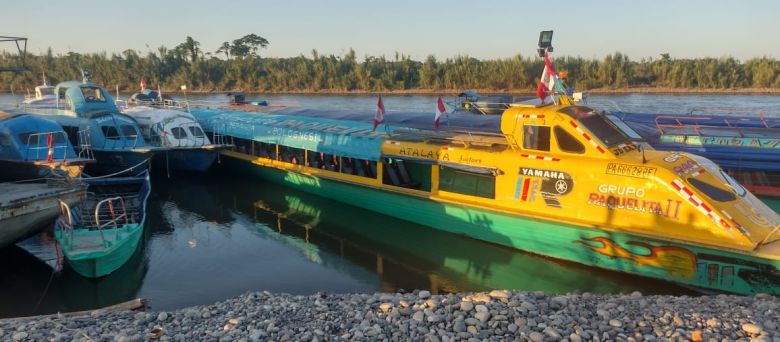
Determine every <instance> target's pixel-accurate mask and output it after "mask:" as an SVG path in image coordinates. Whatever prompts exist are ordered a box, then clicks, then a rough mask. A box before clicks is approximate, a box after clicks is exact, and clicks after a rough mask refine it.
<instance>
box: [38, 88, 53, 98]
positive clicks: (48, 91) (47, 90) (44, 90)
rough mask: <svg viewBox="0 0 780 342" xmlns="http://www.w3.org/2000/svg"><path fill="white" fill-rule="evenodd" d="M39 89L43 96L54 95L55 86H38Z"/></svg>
mask: <svg viewBox="0 0 780 342" xmlns="http://www.w3.org/2000/svg"><path fill="white" fill-rule="evenodd" d="M38 91H39V93H40V94H41V96H42V97H43V96H47V95H54V88H50V87H46V88H38Z"/></svg>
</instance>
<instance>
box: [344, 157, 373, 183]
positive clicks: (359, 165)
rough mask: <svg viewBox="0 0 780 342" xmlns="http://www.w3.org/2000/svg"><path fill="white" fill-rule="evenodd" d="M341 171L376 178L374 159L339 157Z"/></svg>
mask: <svg viewBox="0 0 780 342" xmlns="http://www.w3.org/2000/svg"><path fill="white" fill-rule="evenodd" d="M341 173H346V174H350V175H355V176H361V177H368V178H376V161H373V160H365V159H357V158H347V157H343V158H341Z"/></svg>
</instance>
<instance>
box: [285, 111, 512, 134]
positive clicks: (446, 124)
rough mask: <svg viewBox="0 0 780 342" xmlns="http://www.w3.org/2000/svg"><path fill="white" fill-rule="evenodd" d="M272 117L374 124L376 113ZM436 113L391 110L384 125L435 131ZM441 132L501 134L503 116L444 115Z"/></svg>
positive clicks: (302, 113)
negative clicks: (297, 117) (296, 117)
mask: <svg viewBox="0 0 780 342" xmlns="http://www.w3.org/2000/svg"><path fill="white" fill-rule="evenodd" d="M273 114H278V115H290V116H299V117H309V118H321V119H329V120H345V121H354V122H361V123H366V124H371V123H372V122H373V120H374V114H373V113H372V112H370V111H365V110H363V111H356V110H334V109H331V110H327V109H325V110H323V109H310V108H284V109H280V110H277V111H274V112H273ZM433 120H434V113H433V112H432V111H431V112H414V111H399V112H396V111H392V112H386V113H385V123H387V124H388V125H390V126H392V127H395V126H397V127H407V128H416V129H433V128H434V125H433ZM439 121H440V124H441V127H440V129H441V130H455V131H480V132H492V133H501V115H478V114H471V113H466V112H461V111H456V112H454V113H451V114H447V115H444V116H442V117H441V118H440V119H439Z"/></svg>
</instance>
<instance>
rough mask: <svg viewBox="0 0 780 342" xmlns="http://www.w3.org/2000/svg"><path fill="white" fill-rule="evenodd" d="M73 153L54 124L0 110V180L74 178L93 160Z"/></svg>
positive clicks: (38, 118)
mask: <svg viewBox="0 0 780 342" xmlns="http://www.w3.org/2000/svg"><path fill="white" fill-rule="evenodd" d="M85 152H86V153H84V155H80V154H78V153H76V151H75V150H74V148H73V145H72V144H71V143H70V141H69V140H68V139H67V135H66V134H65V131H63V130H62V127H60V125H58V124H57V123H55V122H53V121H50V120H46V119H43V118H40V117H37V116H33V115H29V114H26V113H23V112H20V111H7V112H6V111H0V181H5V182H9V181H20V180H32V179H40V178H50V177H58V176H70V177H78V176H79V175H80V174H81V171H82V170H83V169H84V166H85V165H87V164H88V163H90V162H92V161H93V160H92V159H90V158H86V157H85V155H89V153H88V152H89V151H85Z"/></svg>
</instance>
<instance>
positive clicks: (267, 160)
mask: <svg viewBox="0 0 780 342" xmlns="http://www.w3.org/2000/svg"><path fill="white" fill-rule="evenodd" d="M193 114H194V115H195V116H196V117H197V118H198V119H199V120H200V121H201V123H202V125H203V127H204V129H205V130H206V131H207V132H209V133H210V134H212V136H213V138H214V141H220V140H227V142H228V143H232V144H233V145H234V147H233V149H232V150H226V151H223V155H224V156H226V157H229V158H224V159H223V161H224V162H225V164H226V166H227V167H231V166H236V167H243V168H244V169H247V170H249V171H251V172H252V173H255V174H258V175H260V176H262V177H263V178H266V179H268V180H271V181H274V182H278V183H281V184H286V185H289V186H292V187H295V188H298V189H301V190H304V191H308V192H311V193H314V194H317V195H320V196H324V197H328V198H332V199H334V200H338V201H341V202H345V203H348V204H351V205H355V206H358V207H363V208H366V209H370V210H373V211H376V212H380V213H383V214H386V215H390V216H394V217H398V218H401V219H405V220H410V221H414V222H417V223H421V224H424V225H427V226H430V227H433V228H436V229H440V230H444V231H448V232H451V233H456V234H463V235H467V236H470V237H473V238H476V239H480V240H484V241H488V242H491V243H496V244H500V245H504V246H509V247H513V248H517V249H521V250H525V251H529V252H533V253H537V254H541V255H546V256H550V257H554V258H560V259H566V260H571V261H575V262H580V263H583V264H587V265H592V266H597V267H602V268H607V269H612V270H617V271H622V272H628V273H633V274H638V275H643V276H648V277H653V278H659V279H665V280H669V281H673V282H677V283H681V284H686V285H692V286H696V287H701V288H708V289H714V290H722V291H728V292H736V293H743V294H750V293H759V292H766V293H772V294H780V270H778V269H780V231H779V230H778V227H780V217H779V216H778V214H777V213H775V212H774V211H772V210H771V209H770V208H768V207H767V206H766V205H765V204H764V203H762V202H761V201H760V200H758V199H757V198H756V197H755V196H753V195H752V194H751V193H749V192H748V191H746V190H745V189H744V188H743V187H742V186H740V185H739V184H738V183H737V182H735V181H734V180H733V179H732V178H731V177H729V176H728V175H727V174H726V173H724V172H723V171H722V170H721V169H719V168H718V167H717V166H716V165H715V164H714V163H712V162H711V161H709V160H707V159H705V158H702V157H699V156H695V155H691V154H687V153H675V152H662V151H655V150H652V149H651V148H650V147H649V146H648V145H647V144H646V143H642V142H636V141H634V140H632V139H631V137H630V135H629V133H626V132H625V131H624V130H622V129H621V128H620V127H619V126H618V125H616V124H614V123H613V122H612V121H610V120H608V119H607V118H606V117H605V115H604V114H602V113H599V112H597V111H594V110H592V109H590V108H588V107H584V106H577V105H572V104H569V103H565V102H563V101H561V102H559V104H546V105H522V104H514V105H512V106H511V107H510V108H509V109H507V110H506V111H505V112H504V114H503V115H502V117H501V134H490V133H484V132H483V133H479V132H465V131H453V130H449V131H427V130H418V129H409V128H397V129H392V128H391V129H389V130H379V131H373V130H372V127H371V126H370V125H369V124H365V123H361V122H354V121H345V120H334V119H327V118H315V117H304V116H295V115H287V114H284V115H280V114H263V113H246V112H236V111H220V110H211V111H198V112H193ZM366 229H371V227H366Z"/></svg>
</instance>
